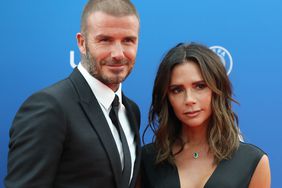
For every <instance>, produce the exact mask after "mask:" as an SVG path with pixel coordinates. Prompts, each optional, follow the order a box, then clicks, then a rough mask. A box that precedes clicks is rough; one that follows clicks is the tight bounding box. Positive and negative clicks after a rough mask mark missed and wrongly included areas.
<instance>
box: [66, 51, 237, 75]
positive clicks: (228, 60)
mask: <svg viewBox="0 0 282 188" xmlns="http://www.w3.org/2000/svg"><path fill="white" fill-rule="evenodd" d="M210 49H211V50H212V51H214V52H215V53H216V54H217V55H218V56H219V57H220V59H221V62H222V63H223V65H224V66H225V68H226V71H227V74H228V75H229V74H230V73H231V71H232V67H233V60H232V56H231V54H230V53H229V52H228V50H226V49H225V48H223V47H222V46H211V47H210ZM70 65H71V67H72V68H75V67H76V66H77V64H75V62H74V51H73V50H71V51H70Z"/></svg>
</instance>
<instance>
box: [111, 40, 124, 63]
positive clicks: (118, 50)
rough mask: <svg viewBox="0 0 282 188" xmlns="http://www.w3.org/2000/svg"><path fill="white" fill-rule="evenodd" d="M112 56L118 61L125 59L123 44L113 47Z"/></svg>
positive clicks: (116, 44)
mask: <svg viewBox="0 0 282 188" xmlns="http://www.w3.org/2000/svg"><path fill="white" fill-rule="evenodd" d="M111 56H112V58H113V59H115V60H117V61H119V60H122V59H123V58H124V50H123V46H122V44H121V43H119V42H117V43H115V44H114V45H113V47H112V52H111Z"/></svg>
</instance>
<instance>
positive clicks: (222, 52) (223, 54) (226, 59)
mask: <svg viewBox="0 0 282 188" xmlns="http://www.w3.org/2000/svg"><path fill="white" fill-rule="evenodd" d="M210 49H211V50H212V51H214V52H215V53H216V54H217V55H218V56H219V57H220V59H221V62H222V64H223V65H224V67H225V69H226V71H227V75H229V74H230V73H231V71H232V68H233V59H232V56H231V54H230V53H229V52H228V50H226V49H225V48H223V47H222V46H211V47H210Z"/></svg>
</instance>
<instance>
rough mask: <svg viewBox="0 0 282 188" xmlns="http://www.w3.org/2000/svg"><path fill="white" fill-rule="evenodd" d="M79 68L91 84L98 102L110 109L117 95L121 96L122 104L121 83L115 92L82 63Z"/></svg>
mask: <svg viewBox="0 0 282 188" xmlns="http://www.w3.org/2000/svg"><path fill="white" fill-rule="evenodd" d="M77 68H78V70H79V71H80V73H81V74H82V76H83V77H84V78H85V80H86V82H87V83H88V85H89V86H90V88H91V90H92V92H93V94H94V95H95V97H96V98H97V100H98V102H99V103H100V104H101V105H102V106H103V107H104V108H105V109H107V110H110V107H111V104H112V102H113V100H114V98H115V95H117V96H118V97H119V102H120V103H121V104H122V93H121V85H122V84H120V85H119V88H118V90H117V91H116V92H113V90H111V88H109V87H108V86H106V85H105V84H104V83H102V82H101V81H99V80H98V79H96V78H94V77H93V76H92V75H91V74H89V72H88V71H87V70H86V69H85V68H84V67H83V66H82V64H81V63H79V64H78V66H77Z"/></svg>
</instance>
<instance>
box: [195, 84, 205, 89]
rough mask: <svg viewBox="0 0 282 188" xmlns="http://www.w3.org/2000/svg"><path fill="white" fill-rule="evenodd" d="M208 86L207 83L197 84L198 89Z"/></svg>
mask: <svg viewBox="0 0 282 188" xmlns="http://www.w3.org/2000/svg"><path fill="white" fill-rule="evenodd" d="M206 87H207V85H206V84H205V83H199V84H197V85H196V88H197V89H204V88H206Z"/></svg>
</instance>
